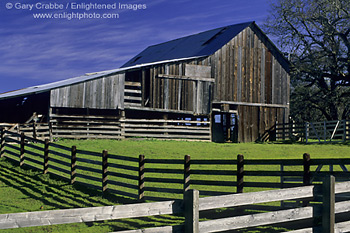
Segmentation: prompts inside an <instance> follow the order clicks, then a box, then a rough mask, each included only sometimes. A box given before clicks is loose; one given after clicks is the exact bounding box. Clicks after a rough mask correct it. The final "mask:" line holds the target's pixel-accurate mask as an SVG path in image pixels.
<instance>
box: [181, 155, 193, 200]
mask: <svg viewBox="0 0 350 233" xmlns="http://www.w3.org/2000/svg"><path fill="white" fill-rule="evenodd" d="M190 181H191V156H190V155H185V161H184V184H183V185H184V186H183V190H184V195H185V193H186V192H187V191H188V190H189V189H190Z"/></svg>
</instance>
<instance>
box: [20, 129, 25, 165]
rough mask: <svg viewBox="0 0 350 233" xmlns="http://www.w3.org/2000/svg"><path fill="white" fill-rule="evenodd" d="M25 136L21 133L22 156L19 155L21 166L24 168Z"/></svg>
mask: <svg viewBox="0 0 350 233" xmlns="http://www.w3.org/2000/svg"><path fill="white" fill-rule="evenodd" d="M24 145H25V135H24V133H23V132H22V133H21V149H20V154H19V166H20V167H22V166H23V165H24V153H25V148H24Z"/></svg>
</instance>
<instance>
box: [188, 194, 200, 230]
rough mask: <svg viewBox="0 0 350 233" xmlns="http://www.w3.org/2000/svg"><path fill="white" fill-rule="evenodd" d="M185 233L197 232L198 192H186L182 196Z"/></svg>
mask: <svg viewBox="0 0 350 233" xmlns="http://www.w3.org/2000/svg"><path fill="white" fill-rule="evenodd" d="M184 204H185V205H184V206H185V233H198V232H199V191H198V190H188V191H186V192H185V195H184Z"/></svg>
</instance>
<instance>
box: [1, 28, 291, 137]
mask: <svg viewBox="0 0 350 233" xmlns="http://www.w3.org/2000/svg"><path fill="white" fill-rule="evenodd" d="M288 67H289V63H288V61H287V60H286V59H285V58H284V57H283V55H282V54H281V53H280V52H279V50H278V49H277V48H276V47H275V46H274V45H273V43H272V42H271V41H270V40H269V39H268V38H267V36H266V35H265V34H264V33H263V32H262V30H261V29H260V28H259V27H258V26H257V25H256V24H255V23H254V22H247V23H242V24H236V25H231V26H226V27H222V28H217V29H214V30H210V31H206V32H202V33H198V34H195V35H190V36H187V37H183V38H179V39H176V40H172V41H169V42H165V43H162V44H158V45H153V46H150V47H148V48H146V49H145V50H144V51H142V52H141V53H139V54H138V55H136V56H135V57H134V58H132V59H131V60H130V61H128V62H127V63H125V64H124V65H123V66H122V67H121V68H119V69H116V70H110V71H105V72H98V73H93V74H86V75H84V76H81V77H77V78H72V79H67V80H63V81H60V82H55V83H50V84H46V85H41V86H36V87H30V88H26V89H22V90H18V91H13V92H8V93H4V94H1V95H0V108H1V109H6V111H1V113H0V121H2V122H20V123H23V122H26V121H27V120H28V119H36V122H38V121H41V122H43V123H45V124H48V127H49V131H50V135H52V136H53V137H61V138H64V137H66V138H69V137H75V138H126V137H147V138H160V139H189V140H208V141H209V140H211V141H215V142H227V141H230V142H251V141H255V140H257V139H259V138H260V137H261V135H263V134H264V132H266V130H268V129H269V128H270V127H272V126H273V125H274V124H275V122H276V121H278V122H287V121H288V117H289V95H290V93H289V89H290V78H289V74H288ZM34 112H35V113H36V114H35V116H36V118H34V117H33V113H34ZM14 116H15V117H14ZM27 122H28V121H27Z"/></svg>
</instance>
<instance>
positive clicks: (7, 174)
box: [0, 158, 183, 232]
mask: <svg viewBox="0 0 350 233" xmlns="http://www.w3.org/2000/svg"><path fill="white" fill-rule="evenodd" d="M0 164H1V166H0V183H2V184H3V185H1V188H2V189H6V188H7V187H8V188H9V189H11V190H13V189H15V190H17V191H18V192H17V191H16V192H14V191H11V190H10V191H9V193H12V194H11V195H12V196H9V197H8V199H6V200H5V199H3V200H4V203H0V207H1V206H2V210H3V211H2V212H3V213H4V209H6V208H8V209H11V212H28V211H29V212H30V211H40V210H53V209H68V208H83V207H92V206H106V205H117V204H131V203H136V202H137V201H136V200H133V199H130V198H125V197H122V196H118V195H114V194H106V195H102V192H101V191H98V190H93V189H90V188H87V187H84V186H82V185H74V186H72V185H70V184H67V183H66V182H64V181H62V180H60V179H57V178H56V177H54V176H52V175H49V174H45V175H44V174H41V172H40V171H35V170H30V169H23V168H20V167H18V164H16V163H15V162H10V161H8V160H6V159H4V158H1V159H0ZM14 209H15V211H13V210H14ZM5 211H6V210H5ZM6 213H7V212H6ZM182 222H183V217H181V216H168V215H165V216H153V217H145V218H137V219H120V220H112V221H100V222H88V223H77V224H68V225H72V229H73V230H72V231H71V232H75V230H74V229H75V228H76V227H77V226H76V225H78V224H83V225H85V226H86V227H88V228H89V229H91V230H92V229H96V231H95V232H103V231H100V228H108V230H107V231H105V232H111V231H120V230H130V229H138V228H145V227H155V226H166V225H174V224H175V225H177V224H181V223H182ZM53 227H54V228H53V229H55V230H56V228H59V225H56V226H53ZM64 227H65V228H67V226H62V228H63V229H65V228H64ZM48 228H50V226H46V227H39V228H35V231H37V229H38V231H37V232H47V231H48ZM21 229H22V230H20V229H11V230H6V232H7V231H9V232H32V230H33V228H25V229H23V228H21ZM50 229H51V228H50ZM83 229H84V228H83ZM76 230H78V228H77V229H76ZM91 230H90V231H89V232H91ZM0 231H1V230H0ZM78 231H79V230H78ZM93 231H94V230H93ZM57 232H61V231H59V230H57ZM79 232H80V231H79Z"/></svg>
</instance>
